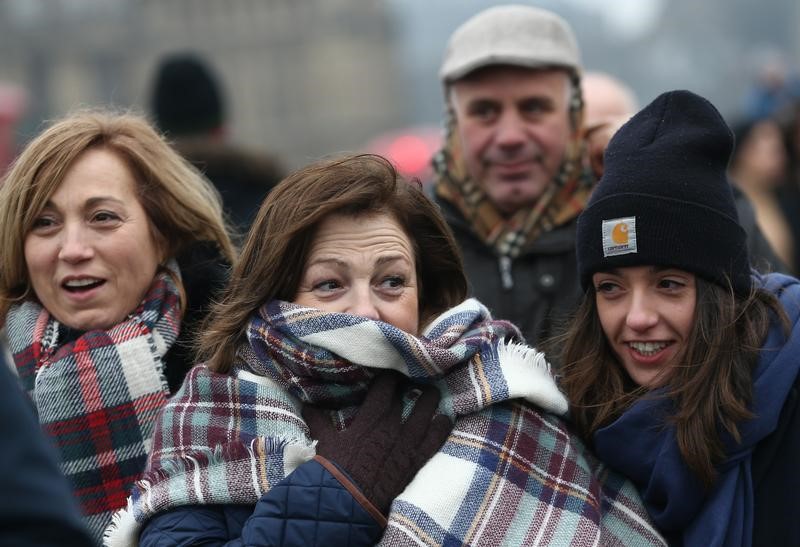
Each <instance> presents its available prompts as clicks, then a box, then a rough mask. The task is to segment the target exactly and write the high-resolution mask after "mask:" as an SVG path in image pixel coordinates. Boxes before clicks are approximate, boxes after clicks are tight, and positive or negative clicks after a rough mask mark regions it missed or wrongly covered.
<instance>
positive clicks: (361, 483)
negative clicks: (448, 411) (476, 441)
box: [303, 371, 453, 515]
mask: <svg viewBox="0 0 800 547" xmlns="http://www.w3.org/2000/svg"><path fill="white" fill-rule="evenodd" d="M403 378H404V377H403V376H402V375H401V374H400V373H398V372H394V371H387V372H384V373H381V374H380V375H379V376H378V377H377V378H376V379H375V380H374V381H373V383H372V385H371V386H370V388H369V391H368V392H367V396H366V398H365V399H364V403H363V404H362V405H361V408H359V409H358V414H356V417H355V419H354V420H353V423H352V424H351V425H350V427H348V428H347V429H345V430H344V431H337V430H336V427H334V425H333V423H332V422H331V419H330V416H329V413H328V412H326V411H325V410H323V409H320V408H317V407H310V406H307V407H305V408H303V419H304V420H305V421H306V424H307V425H308V427H309V429H310V430H311V438H312V439H316V440H317V441H318V443H317V454H319V455H321V456H324V457H325V458H327V459H328V460H331V461H333V462H334V463H335V464H336V465H338V466H339V467H340V468H342V469H343V470H344V471H345V472H346V473H347V474H348V475H349V476H350V478H351V479H352V480H353V482H354V483H355V484H356V485H357V486H358V487H359V488H360V489H361V491H362V493H363V494H364V495H365V496H366V498H367V499H368V500H369V501H371V502H372V504H373V505H375V507H377V508H378V509H379V510H380V511H381V512H382V513H383V514H384V515H386V514H388V512H389V506H390V505H391V503H392V500H394V498H396V497H397V496H398V495H399V494H400V493H401V492H402V491H403V489H405V487H406V486H407V485H408V483H409V482H411V479H412V478H414V475H416V473H417V471H419V469H420V468H421V467H422V466H423V465H424V464H425V462H427V461H428V460H429V459H430V458H431V457H433V455H434V454H435V453H436V452H437V451H438V450H439V448H441V446H442V444H443V443H444V441H445V440H446V439H447V436H448V435H449V434H450V431H451V429H452V428H453V425H452V423H451V422H450V419H449V418H448V417H447V416H444V415H442V414H439V415H438V416H436V417H433V416H434V414H435V413H436V408H437V407H438V405H439V398H440V394H439V390H438V389H436V388H435V387H434V386H425V387H424V388H422V394H421V395H420V396H419V398H418V399H417V400H416V402H415V404H414V408H413V410H412V412H411V414H410V415H409V416H408V419H407V420H406V421H405V422H403V421H402V419H401V415H402V411H403V403H402V395H403V391H404V389H403V388H404V387H405V386H404V382H402V380H403ZM432 417H433V419H431V418H432Z"/></svg>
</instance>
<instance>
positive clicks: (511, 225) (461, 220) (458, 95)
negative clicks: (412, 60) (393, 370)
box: [434, 5, 594, 344]
mask: <svg viewBox="0 0 800 547" xmlns="http://www.w3.org/2000/svg"><path fill="white" fill-rule="evenodd" d="M580 70H581V65H580V54H579V50H578V45H577V42H576V40H575V36H574V34H573V32H572V29H571V28H570V26H569V25H568V24H567V23H566V21H564V20H563V19H562V18H560V17H558V16H557V15H555V14H553V13H551V12H549V11H545V10H542V9H538V8H535V7H531V6H521V5H506V6H497V7H493V8H489V9H487V10H485V11H483V12H481V13H479V14H477V15H475V16H474V17H472V18H471V19H469V20H467V21H466V22H465V23H464V24H462V25H461V26H460V27H459V28H458V29H457V30H456V31H455V32H454V33H453V35H452V36H451V37H450V40H449V42H448V45H447V49H446V51H445V54H444V59H443V62H442V66H441V69H440V72H439V76H440V78H441V81H442V83H443V86H444V92H445V100H446V103H447V111H448V116H449V119H448V120H447V138H446V142H445V145H444V147H443V149H442V150H441V151H440V153H439V154H438V155H437V157H436V159H435V168H436V173H437V174H436V181H435V185H434V192H435V197H436V199H437V201H438V202H439V203H440V205H441V207H442V209H443V211H444V213H445V215H446V217H447V219H448V222H449V224H450V226H451V228H452V229H453V231H454V232H455V234H456V238H457V240H458V241H459V243H460V245H461V249H462V251H463V254H464V263H465V267H466V270H467V275H468V277H469V280H470V284H471V289H472V292H473V294H474V295H475V296H476V297H477V298H478V299H480V300H481V301H482V302H484V303H485V304H486V305H487V306H489V308H490V309H491V310H492V312H493V314H494V315H495V316H496V317H500V318H503V319H509V320H511V321H513V322H514V323H516V324H517V325H518V326H519V327H520V328H521V329H522V331H523V333H524V335H525V337H526V339H527V341H528V342H529V343H531V344H539V343H540V342H541V341H542V340H543V339H545V338H547V337H548V336H550V335H552V334H554V333H555V331H556V328H557V323H558V321H559V320H560V318H562V317H564V316H565V315H566V314H568V313H569V312H571V311H572V310H573V309H574V307H575V305H576V303H577V298H578V294H579V293H578V279H577V269H576V264H575V219H576V218H577V216H578V214H579V213H580V212H581V210H582V209H583V208H584V206H585V204H586V201H587V198H588V196H589V193H590V191H591V188H592V184H593V182H594V180H593V179H594V177H593V176H592V175H591V173H590V172H589V170H588V169H587V168H586V167H585V165H584V164H583V162H582V160H581V154H582V146H583V145H582V141H581V115H582V110H583V103H582V98H581V88H580Z"/></svg>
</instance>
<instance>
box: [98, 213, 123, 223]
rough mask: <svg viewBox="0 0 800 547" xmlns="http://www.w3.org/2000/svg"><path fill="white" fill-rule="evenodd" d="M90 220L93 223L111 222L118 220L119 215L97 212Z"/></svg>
mask: <svg viewBox="0 0 800 547" xmlns="http://www.w3.org/2000/svg"><path fill="white" fill-rule="evenodd" d="M92 220H93V221H95V222H113V221H115V220H119V215H117V214H115V213H112V212H110V211H98V212H97V213H95V214H94V215H93V216H92Z"/></svg>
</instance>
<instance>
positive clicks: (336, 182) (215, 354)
mask: <svg viewBox="0 0 800 547" xmlns="http://www.w3.org/2000/svg"><path fill="white" fill-rule="evenodd" d="M334 214H341V215H352V216H361V215H376V214H388V215H390V216H391V217H393V218H394V219H395V220H396V221H397V222H398V223H399V224H400V226H401V227H402V228H403V229H404V230H405V232H406V234H407V235H408V237H409V239H410V240H411V243H412V245H413V247H414V252H415V255H416V256H415V258H416V267H417V279H418V286H419V313H420V324H421V325H424V324H425V323H426V322H427V321H430V320H431V319H432V318H433V317H435V316H436V315H438V314H440V313H441V312H443V311H445V310H447V309H449V308H451V307H453V306H455V305H456V304H458V303H460V302H461V301H462V300H464V298H465V297H466V294H467V280H466V277H465V274H464V269H463V264H462V260H461V254H460V251H459V249H458V246H457V244H456V242H455V239H454V238H453V235H452V232H451V231H450V229H449V227H448V226H447V223H446V222H445V220H444V218H443V217H442V215H441V213H440V211H439V209H438V207H437V206H436V205H435V204H434V203H433V202H432V201H431V200H430V199H429V198H428V197H427V196H426V195H425V194H424V192H423V191H422V188H421V185H420V184H419V182H418V181H414V182H410V181H406V180H405V179H403V178H402V177H401V176H400V175H399V174H398V173H397V171H396V170H395V168H394V167H393V166H392V164H391V163H390V162H389V161H388V160H386V159H385V158H383V157H381V156H377V155H371V154H360V155H347V156H344V157H339V158H333V159H325V160H322V161H319V162H315V163H313V164H311V165H308V166H306V167H303V168H301V169H299V170H297V171H295V172H294V173H292V174H290V175H289V176H288V177H286V178H285V179H284V180H283V181H281V182H280V183H279V184H278V185H277V186H276V187H275V188H274V189H273V190H272V191H271V192H270V193H269V195H268V196H267V199H266V200H265V201H264V203H263V204H262V206H261V209H260V210H259V212H258V214H257V216H256V218H255V221H254V222H253V225H252V226H251V228H250V231H249V233H248V235H247V238H246V240H245V243H244V246H243V248H242V253H241V256H240V259H239V261H238V263H237V264H236V266H235V267H234V269H233V272H232V275H231V279H230V282H229V284H228V287H227V289H226V290H225V291H224V292H223V294H222V295H221V299H220V301H219V302H218V303H217V304H216V306H215V307H214V308H213V309H212V311H211V313H210V314H209V317H208V318H207V320H206V324H205V327H204V328H203V333H202V335H201V338H200V343H199V348H198V354H199V356H200V358H201V360H204V361H206V362H207V365H208V367H209V368H211V369H212V370H215V371H218V372H226V371H228V370H229V369H230V367H231V364H232V363H233V360H234V354H235V352H236V348H237V346H238V345H239V344H240V343H242V342H243V341H244V339H245V328H246V326H247V323H248V320H249V319H250V317H251V316H252V315H253V314H254V313H255V312H256V311H257V310H258V308H259V307H260V306H261V305H262V304H264V303H265V302H268V301H270V300H273V299H281V300H292V299H293V298H294V297H295V295H296V293H297V289H298V286H299V283H300V280H301V278H302V276H303V270H304V268H305V264H306V260H307V257H308V253H309V250H310V248H311V243H312V241H313V238H314V236H315V233H316V231H317V227H318V226H319V224H320V223H321V222H322V221H323V220H324V219H325V218H327V217H328V216H330V215H334Z"/></svg>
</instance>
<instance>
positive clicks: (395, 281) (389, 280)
mask: <svg viewBox="0 0 800 547" xmlns="http://www.w3.org/2000/svg"><path fill="white" fill-rule="evenodd" d="M381 286H382V287H384V288H386V289H400V288H403V287H405V286H406V279H405V277H403V276H400V275H392V276H389V277H386V278H384V280H383V281H381Z"/></svg>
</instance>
